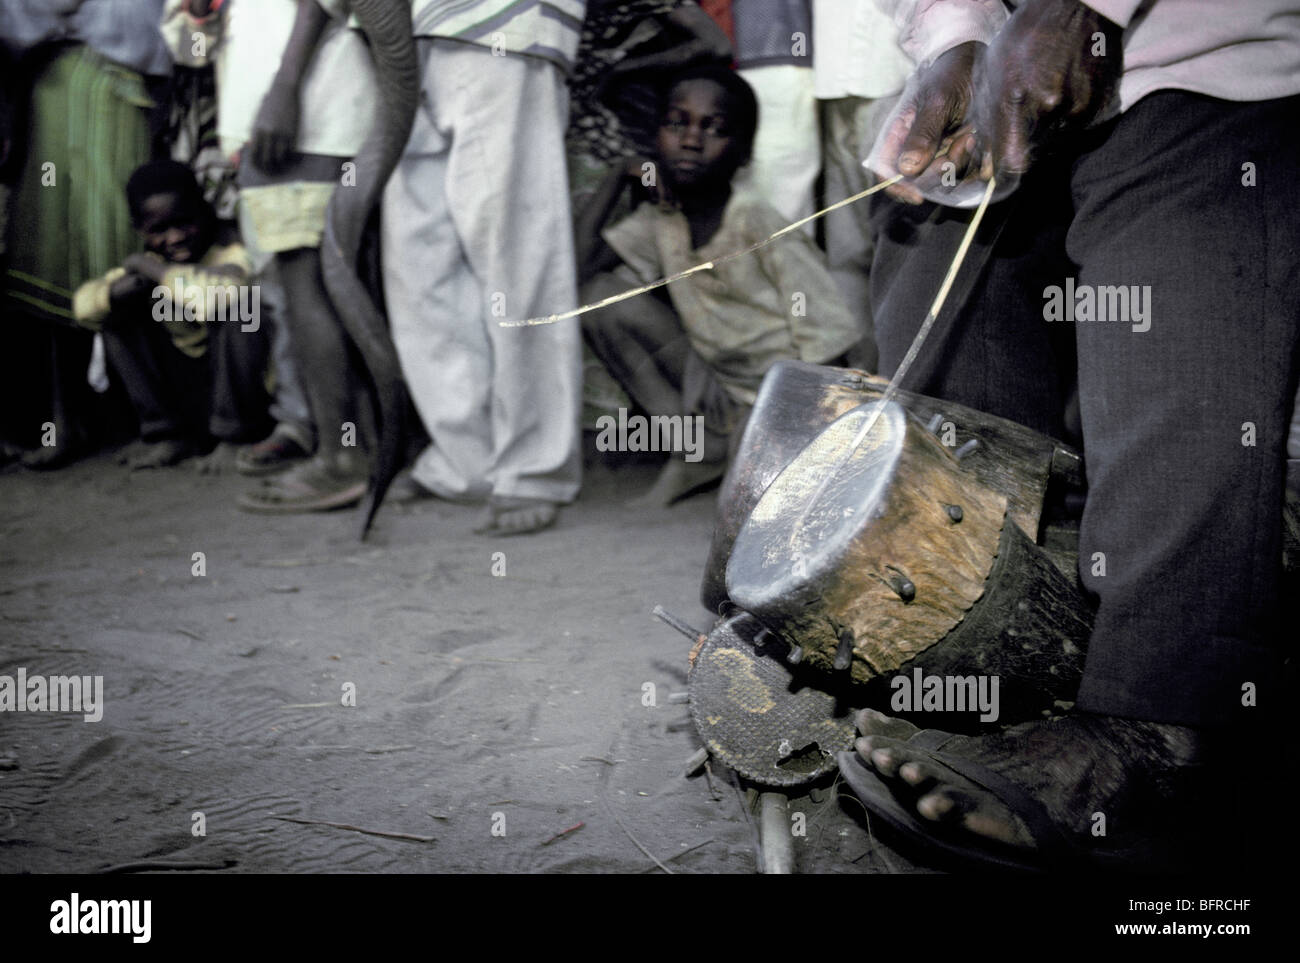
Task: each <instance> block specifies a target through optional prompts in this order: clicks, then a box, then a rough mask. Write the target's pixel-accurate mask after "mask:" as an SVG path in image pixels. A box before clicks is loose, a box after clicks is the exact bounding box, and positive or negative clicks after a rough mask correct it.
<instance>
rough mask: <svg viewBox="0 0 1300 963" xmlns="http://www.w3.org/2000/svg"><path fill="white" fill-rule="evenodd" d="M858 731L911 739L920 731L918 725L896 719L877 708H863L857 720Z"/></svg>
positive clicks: (865, 734)
mask: <svg viewBox="0 0 1300 963" xmlns="http://www.w3.org/2000/svg"><path fill="white" fill-rule="evenodd" d="M856 722H857V727H858V732H860V733H862V734H863V735H864V736H888V737H889V738H891V739H903V740H906V739H910V738H911V737H912V736H913V735H914V734H915V733H917V732H920V729H918V728H917V727H916V726H914V725H912V724H911V723H910V722H907V721H905V720H903V719H895V718H894V717H893V716H887V715H885V714H884V713H883V712H877V711H876V710H875V709H863V710H862V711H861V712H859V713H858V718H857V720H856Z"/></svg>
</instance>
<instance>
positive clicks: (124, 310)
mask: <svg viewBox="0 0 1300 963" xmlns="http://www.w3.org/2000/svg"><path fill="white" fill-rule="evenodd" d="M126 195H127V204H128V206H129V208H130V211H131V219H132V222H133V223H134V224H135V227H136V229H137V230H138V231H139V232H140V234H141V236H142V237H143V239H144V244H145V253H143V254H132V255H130V256H129V257H128V258H127V259H126V261H125V262H124V263H123V264H122V266H120V267H116V268H113V269H112V270H111V271H109V272H108V273H107V274H105V275H104V276H103V277H102V278H97V279H95V280H93V281H87V282H86V283H85V284H83V285H81V287H80V288H78V289H77V291H76V293H75V295H74V296H73V314H74V316H75V317H76V319H77V323H78V324H80V325H82V326H84V327H87V328H90V329H91V330H94V331H103V334H104V351H105V355H106V356H107V359H108V361H109V364H110V365H111V366H112V368H113V370H114V371H116V372H117V374H118V376H119V377H121V379H122V382H123V385H124V387H125V388H126V391H127V394H128V395H129V396H130V398H131V403H132V405H133V406H134V408H135V410H136V414H137V415H138V417H139V419H140V435H141V437H142V438H143V439H144V441H145V442H146V446H145V448H144V450H143V451H142V452H141V453H140V454H139V455H138V456H137V457H135V458H134V459H132V460H131V466H132V467H133V468H158V467H164V466H167V465H174V464H176V463H178V462H180V461H182V460H184V459H186V458H189V457H191V456H193V455H197V454H202V453H204V452H206V451H208V450H209V449H210V448H211V447H212V443H211V438H216V439H217V440H218V441H219V442H220V443H221V446H222V447H221V450H220V451H219V452H217V453H214V457H216V458H218V459H219V458H221V457H222V456H223V455H225V456H227V457H229V456H231V455H233V451H232V448H233V444H234V443H239V442H248V441H253V440H256V439H258V438H262V437H263V436H264V435H265V434H266V433H267V431H268V429H269V428H270V427H271V425H270V417H269V415H268V407H269V398H268V396H267V391H266V384H265V374H266V359H267V337H266V333H265V332H264V331H263V330H262V328H261V323H260V304H259V298H258V296H257V295H258V291H257V289H256V288H250V286H249V285H248V284H247V281H248V258H247V256H246V254H245V252H244V248H243V245H242V244H240V243H239V241H238V239H237V237H235V236H234V231H233V230H232V229H231V228H230V227H229V226H228V225H222V224H221V223H219V222H218V221H217V219H216V216H215V213H214V212H213V210H212V207H211V206H210V205H209V204H208V203H207V202H206V201H205V200H204V199H203V194H202V190H201V188H200V187H199V184H198V182H197V181H196V180H195V178H194V174H193V172H192V171H191V170H190V169H189V167H187V166H186V165H184V164H181V163H178V162H176V161H170V160H160V161H151V162H149V163H147V164H143V165H141V166H140V167H138V168H137V169H136V170H135V172H134V173H133V174H132V175H131V178H130V180H129V181H127V185H126Z"/></svg>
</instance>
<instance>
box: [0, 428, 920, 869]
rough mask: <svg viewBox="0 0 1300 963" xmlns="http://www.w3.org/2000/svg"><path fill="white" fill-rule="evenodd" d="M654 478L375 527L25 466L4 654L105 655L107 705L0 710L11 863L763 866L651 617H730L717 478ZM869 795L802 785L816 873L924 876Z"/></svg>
mask: <svg viewBox="0 0 1300 963" xmlns="http://www.w3.org/2000/svg"><path fill="white" fill-rule="evenodd" d="M588 447H589V448H590V447H591V446H588ZM653 472H654V466H653V465H650V464H623V465H609V464H596V465H589V466H588V473H587V479H586V486H585V489H584V492H583V495H582V498H581V500H580V501H579V502H578V504H577V505H575V506H573V507H571V508H569V509H567V510H566V511H565V512H564V513H563V514H562V516H561V519H560V522H559V524H558V526H557V527H556V528H554V529H553V530H550V531H547V532H544V533H541V534H538V535H535V536H530V537H524V538H513V539H488V538H484V537H482V536H478V535H474V534H472V532H471V529H472V527H473V525H474V522H475V520H476V517H477V512H478V509H476V508H474V507H470V506H459V505H452V504H448V503H444V502H440V501H436V500H423V501H419V502H412V503H407V504H402V505H388V506H385V508H384V509H383V510H382V511H381V513H380V515H379V518H378V520H377V523H376V530H375V531H374V532H373V534H372V535H371V537H370V539H369V540H368V541H367V542H365V543H360V542H358V541H357V539H356V534H355V529H356V520H357V519H356V514H355V513H354V512H343V513H334V514H330V515H313V516H277V517H267V516H257V515H250V514H246V513H243V512H241V511H239V510H238V509H236V508H235V505H234V501H235V497H236V495H237V493H238V492H239V491H240V490H242V489H243V488H244V487H246V486H248V485H249V484H250V482H249V480H248V479H244V478H241V477H239V476H231V475H226V476H218V477H212V476H203V475H199V474H197V473H196V472H195V471H194V470H193V469H192V468H191V467H188V466H184V465H183V466H180V467H177V468H174V469H168V470H163V471H153V472H135V473H131V472H129V471H128V470H127V469H126V468H125V467H121V466H119V465H118V464H117V463H116V460H115V458H114V456H113V455H111V454H104V455H100V456H96V457H95V458H92V459H89V460H87V461H84V462H81V463H79V464H76V465H74V466H72V467H70V468H67V469H64V470H62V471H58V472H53V473H33V472H27V471H23V470H20V469H13V468H11V469H9V470H8V471H6V472H5V473H4V474H3V475H0V674H9V675H14V674H15V673H16V672H17V670H18V668H19V667H24V668H25V669H26V671H27V673H28V675H29V676H30V675H35V674H44V675H68V674H79V675H92V676H93V675H102V676H103V680H104V702H105V708H104V714H103V719H102V720H101V721H99V722H86V721H84V720H83V718H82V716H80V715H76V714H62V713H50V712H45V713H14V712H5V713H3V714H0V871H3V872H10V873H12V872H37V873H48V872H73V873H83V872H95V871H99V870H103V869H105V868H112V867H120V866H121V865H122V864H134V863H144V864H146V866H148V865H153V864H154V863H157V862H158V861H164V862H171V863H178V864H184V866H186V867H188V868H192V869H216V868H220V867H225V869H224V870H223V871H225V872H235V873H240V872H245V873H246V872H304V873H322V872H367V873H394V872H399V873H405V872H506V873H520V872H620V873H636V872H642V871H650V872H660V871H661V870H659V869H658V868H656V866H655V863H654V862H653V861H652V859H651V858H650V856H648V855H647V853H649V854H651V855H652V856H653V857H654V858H655V859H658V860H660V861H664V862H665V864H666V865H667V866H668V867H669V868H670V869H672V870H673V871H675V872H683V873H700V872H707V873H752V872H754V871H755V869H756V861H755V839H756V837H755V832H754V830H753V828H752V823H751V822H750V820H749V817H748V816H747V815H746V810H745V808H744V806H743V803H742V797H741V795H740V793H739V791H738V789H737V788H736V787H735V786H733V784H732V783H731V782H729V781H728V780H727V778H726V776H725V774H724V773H722V772H721V771H715V772H714V774H713V777H712V779H711V780H710V779H709V778H706V777H702V776H701V777H696V778H692V779H687V778H685V777H684V776H683V774H682V767H683V764H684V763H685V761H686V760H687V759H688V758H689V757H690V756H691V755H692V753H694V752H695V750H696V749H697V748H698V747H699V741H698V737H697V735H696V733H695V730H694V727H693V725H692V723H691V721H690V716H689V711H688V707H687V706H686V705H683V704H681V703H679V702H670V701H669V695H670V694H671V693H673V692H680V691H683V690H684V689H685V687H686V686H685V679H686V668H687V663H686V654H687V651H688V649H689V647H690V642H689V641H688V640H687V639H685V638H683V637H682V636H681V635H678V634H677V633H675V632H674V631H672V630H671V629H669V628H668V627H667V626H665V625H663V624H661V623H659V622H657V621H656V620H654V619H653V618H652V617H651V615H650V612H651V610H652V609H653V607H654V606H655V605H656V604H662V605H663V606H665V607H666V608H667V609H669V610H670V611H672V612H675V613H677V614H679V615H681V616H683V617H684V618H686V619H687V620H688V621H690V622H692V623H694V624H696V625H698V626H699V627H701V628H707V626H708V625H709V624H710V618H709V614H708V613H707V612H706V611H705V610H704V609H703V608H701V606H700V603H699V601H698V589H699V582H700V576H701V573H702V568H703V564H704V559H705V556H706V553H707V550H708V543H709V538H710V534H711V529H712V514H713V508H714V496H713V495H704V496H697V497H695V498H693V499H690V500H688V501H686V502H684V503H681V504H679V505H677V506H675V507H673V508H671V509H663V510H658V509H656V510H639V511H630V510H628V509H627V508H626V507H625V505H624V502H625V500H626V499H627V498H628V497H630V496H632V495H634V494H636V493H637V492H639V491H641V490H643V489H644V488H646V487H648V485H649V484H650V482H651V480H652V478H653ZM197 552H202V553H203V564H204V567H205V570H206V574H203V575H201V576H199V575H195V574H194V570H195V567H196V562H195V561H194V556H195V553H197ZM497 552H500V553H503V554H502V555H501V556H498V557H495V558H494V553H497ZM494 565H495V567H496V570H497V571H498V572H500V571H501V570H502V566H504V574H503V575H494V574H493V569H494ZM645 683H653V684H654V687H655V690H654V691H655V702H656V705H654V706H646V705H643V695H644V693H645V692H646V690H645V688H644V686H645ZM353 688H354V690H355V706H347V705H344V704H343V702H344V697H345V693H346V692H347V691H348V690H350V689H353ZM855 807H856V800H854V799H853V798H852V797H851V795H850V796H845V795H843V794H842V793H841V791H833V792H831V793H829V794H825V793H820V792H819V793H817V794H816V796H815V797H814V796H805V797H803V798H801V799H796V800H794V801H793V803H792V809H793V810H796V811H800V812H804V813H805V817H806V822H807V834H806V836H803V837H796V838H795V839H794V842H795V852H796V861H797V868H798V870H799V871H801V872H852V873H859V872H868V873H870V872H877V873H878V872H891V871H904V870H908V869H911V868H912V867H911V866H909V864H908V863H907V862H906V861H905V860H904V859H902V857H900V856H899V855H898V854H897V853H894V852H893V851H891V850H889V849H888V848H886V847H884V846H882V845H880V844H879V843H878V842H877V841H876V840H874V839H873V837H872V836H871V835H870V834H869V833H868V831H867V826H866V824H865V822H864V821H862V819H861V816H860V815H859V814H858V813H856V812H855V811H854V810H855ZM196 814H202V815H201V817H200V816H198V815H196ZM287 817H292V818H293V819H303V820H320V821H324V822H330V823H338V824H345V825H346V826H349V827H357V828H361V829H367V830H378V831H381V832H385V833H397V834H409V835H411V836H415V837H422V838H420V839H404V838H390V837H388V836H377V835H371V834H367V833H362V832H359V831H356V829H355V828H337V827H332V826H325V825H319V824H308V823H299V822H293V821H290V819H289V818H287ZM579 824H581V828H579V829H576V830H573V831H572V832H569V833H567V834H564V835H560V836H559V838H555V837H557V834H561V833H563V832H564V831H565V830H568V829H570V828H571V827H575V826H578V825H579ZM200 829H202V830H203V834H202V835H200V834H198V832H199V830H200ZM643 850H644V851H643Z"/></svg>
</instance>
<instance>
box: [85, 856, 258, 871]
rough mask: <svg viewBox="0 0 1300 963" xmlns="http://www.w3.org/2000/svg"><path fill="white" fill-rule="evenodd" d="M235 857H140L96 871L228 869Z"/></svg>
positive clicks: (236, 861) (232, 864) (234, 862)
mask: <svg viewBox="0 0 1300 963" xmlns="http://www.w3.org/2000/svg"><path fill="white" fill-rule="evenodd" d="M238 862H239V861H238V860H235V859H218V860H209V861H206V862H203V861H194V862H185V861H179V860H167V859H142V860H139V861H138V862H134V863H115V864H113V865H112V866H105V867H104V868H103V869H101V870H99V871H98V872H99V873H101V874H107V873H147V872H151V871H154V870H176V871H185V870H204V869H229V868H230V867H231V866H234V865H236V864H237V863H238Z"/></svg>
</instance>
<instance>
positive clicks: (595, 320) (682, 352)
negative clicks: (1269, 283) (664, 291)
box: [582, 274, 728, 505]
mask: <svg viewBox="0 0 1300 963" xmlns="http://www.w3.org/2000/svg"><path fill="white" fill-rule="evenodd" d="M624 287H625V285H624V283H623V282H622V281H621V280H619V279H618V278H616V277H614V276H613V275H609V274H602V275H598V276H596V277H595V278H593V279H592V280H591V281H590V282H589V283H588V284H587V286H586V287H585V288H584V289H583V292H582V300H583V301H593V300H599V299H601V298H604V297H608V296H609V295H611V294H615V293H618V292H619V291H622V290H623V289H624ZM583 331H584V333H585V334H586V336H587V342H588V344H590V345H591V348H592V350H593V351H594V352H595V353H596V355H597V356H598V357H599V358H600V359H601V361H603V362H604V363H605V366H606V367H607V368H609V370H610V373H611V374H613V375H614V377H615V378H617V379H618V381H619V382H620V383H621V384H622V385H623V387H624V388H625V389H626V390H627V393H628V394H629V395H630V396H631V397H632V400H634V401H635V402H636V403H637V405H639V406H640V407H641V408H642V409H644V410H645V411H646V412H648V413H650V414H652V415H681V416H683V417H691V416H693V415H695V414H699V413H701V412H699V411H697V410H695V409H696V408H698V405H695V404H692V403H691V402H690V401H688V399H687V397H686V394H687V393H688V392H687V390H686V389H687V382H688V381H704V380H710V379H709V376H708V373H707V365H705V363H704V362H703V360H702V359H700V358H699V357H698V356H697V355H695V352H694V349H692V348H691V344H690V341H689V339H688V338H687V337H686V332H685V331H684V330H683V329H682V324H681V321H680V320H678V318H677V315H676V313H674V311H673V310H672V308H671V307H669V306H668V305H667V304H665V303H664V302H663V301H661V300H659V299H658V298H654V297H647V296H642V297H638V298H632V299H630V300H628V301H623V302H620V303H619V304H614V305H611V306H609V307H607V308H602V309H601V310H599V311H593V312H591V313H589V314H587V315H585V316H584V319H583ZM692 373H694V374H695V376H696V377H694V378H692V377H691V374H692ZM691 387H692V390H691V391H690V392H689V393H690V394H692V395H704V394H709V393H716V392H717V391H720V390H721V386H720V385H716V384H712V385H703V386H691ZM710 389H712V391H711V390H710ZM716 420H717V419H716V418H709V417H708V415H707V414H706V418H705V423H704V425H705V431H704V446H703V452H702V457H701V458H700V460H699V461H687V460H686V459H685V458H684V457H678V456H676V455H674V456H673V457H670V458H669V460H668V462H667V464H665V465H664V468H663V470H662V472H661V473H660V475H659V478H658V479H657V480H656V481H655V484H654V486H653V487H652V488H651V489H650V491H649V492H647V493H646V494H644V495H643V496H641V497H640V498H638V499H637V502H638V503H642V504H653V505H670V504H672V503H673V502H674V501H677V500H678V499H679V498H683V497H685V496H686V495H688V494H691V493H693V492H695V491H698V490H700V489H701V488H703V487H705V486H707V485H709V484H711V483H712V482H714V481H717V480H718V479H720V478H721V477H722V476H723V474H724V473H725V472H726V467H727V466H726V458H727V438H728V435H727V433H726V432H725V431H720V430H718V429H719V428H720V427H722V426H719V425H717V424H716V423H711V422H716Z"/></svg>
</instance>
